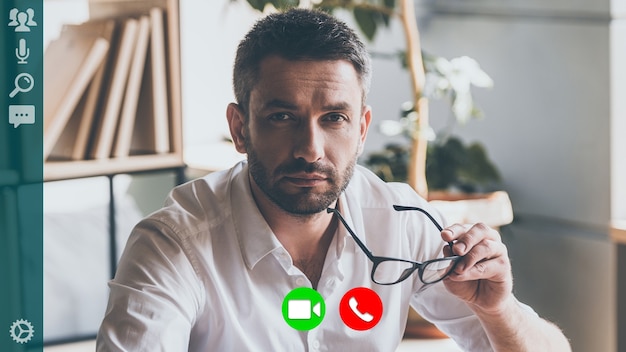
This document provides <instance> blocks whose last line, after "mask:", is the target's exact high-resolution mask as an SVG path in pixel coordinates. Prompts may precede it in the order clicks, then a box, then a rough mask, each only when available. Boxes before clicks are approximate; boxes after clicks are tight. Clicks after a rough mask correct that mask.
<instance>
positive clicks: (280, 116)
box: [268, 112, 293, 122]
mask: <svg viewBox="0 0 626 352" xmlns="http://www.w3.org/2000/svg"><path fill="white" fill-rule="evenodd" d="M268 119H269V120H270V121H273V122H282V121H289V120H293V116H291V115H289V114H287V113H284V112H280V113H276V114H272V115H270V116H269V117H268Z"/></svg>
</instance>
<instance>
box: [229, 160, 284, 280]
mask: <svg viewBox="0 0 626 352" xmlns="http://www.w3.org/2000/svg"><path fill="white" fill-rule="evenodd" d="M236 167H238V168H239V172H236V173H234V175H233V178H232V182H231V185H230V187H231V192H230V194H231V208H232V209H231V211H232V214H233V224H234V226H235V232H236V233H237V239H238V241H239V247H240V248H241V253H242V255H243V259H244V261H245V263H246V265H247V266H248V269H253V268H254V266H255V265H256V264H257V263H258V262H259V261H260V260H261V259H263V258H264V257H265V256H266V255H268V254H269V253H271V252H272V251H274V250H276V249H279V248H283V246H282V244H281V243H280V242H279V241H278V239H277V238H276V236H275V235H274V233H273V232H272V229H271V228H270V227H269V225H268V224H267V222H266V221H265V218H263V215H261V212H260V211H259V208H258V207H257V205H256V202H255V201H254V198H253V197H252V191H251V190H250V179H249V173H248V164H247V162H246V161H242V162H240V163H239V164H238V165H237V166H236Z"/></svg>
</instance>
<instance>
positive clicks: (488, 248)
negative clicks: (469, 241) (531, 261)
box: [454, 240, 510, 280]
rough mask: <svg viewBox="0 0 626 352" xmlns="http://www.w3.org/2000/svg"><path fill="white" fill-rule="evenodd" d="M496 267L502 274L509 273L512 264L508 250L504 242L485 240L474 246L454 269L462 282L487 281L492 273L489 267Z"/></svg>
mask: <svg viewBox="0 0 626 352" xmlns="http://www.w3.org/2000/svg"><path fill="white" fill-rule="evenodd" d="M493 265H496V268H497V269H501V270H502V272H506V271H508V270H509V269H508V268H510V262H509V260H508V256H507V249H506V246H504V244H502V242H497V241H494V240H484V241H482V242H480V243H479V244H477V245H476V246H474V247H473V248H472V249H471V250H470V251H469V252H467V254H465V256H464V257H463V259H461V260H460V262H459V263H458V264H457V266H456V267H455V268H454V273H455V274H456V275H455V277H457V278H459V279H462V280H474V279H487V278H489V277H490V273H494V270H490V271H488V270H487V268H488V267H489V266H493Z"/></svg>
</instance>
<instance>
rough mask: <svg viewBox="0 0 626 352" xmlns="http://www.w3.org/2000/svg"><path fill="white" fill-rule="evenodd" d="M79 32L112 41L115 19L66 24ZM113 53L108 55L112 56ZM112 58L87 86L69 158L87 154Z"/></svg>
mask: <svg viewBox="0 0 626 352" xmlns="http://www.w3.org/2000/svg"><path fill="white" fill-rule="evenodd" d="M66 27H68V28H73V29H74V30H76V31H78V32H79V33H87V34H97V35H99V36H101V37H102V38H104V39H106V40H107V41H109V43H112V42H113V40H114V35H115V29H116V26H115V20H112V19H107V20H98V21H87V22H84V23H81V24H78V25H66ZM110 56H111V55H107V57H110ZM109 61H110V60H108V59H106V58H105V59H104V60H103V61H102V63H101V64H100V66H99V67H98V70H97V71H96V73H95V74H94V77H93V79H92V81H91V83H90V84H89V87H88V88H87V92H86V97H85V102H84V107H83V110H82V111H81V116H80V119H79V120H80V122H79V125H78V129H77V131H76V135H75V136H76V138H75V139H76V140H75V142H74V146H73V149H72V152H71V154H70V155H69V158H70V159H72V160H83V159H85V158H86V156H87V150H88V149H87V148H88V147H89V141H90V139H91V137H92V131H93V126H94V123H95V121H96V115H97V113H98V109H99V108H100V107H101V105H100V104H99V102H100V101H101V99H100V98H101V96H102V95H103V94H102V90H103V89H102V86H103V81H104V75H105V72H106V67H107V64H108V63H109Z"/></svg>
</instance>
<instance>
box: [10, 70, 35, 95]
mask: <svg viewBox="0 0 626 352" xmlns="http://www.w3.org/2000/svg"><path fill="white" fill-rule="evenodd" d="M22 82H23V83H22ZM34 85H35V79H34V78H33V76H31V75H30V74H29V73H25V72H22V73H20V74H19V75H17V77H15V89H13V91H12V92H11V93H9V98H13V97H14V96H15V95H17V93H19V92H22V93H27V92H30V91H31V89H33V86H34Z"/></svg>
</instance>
